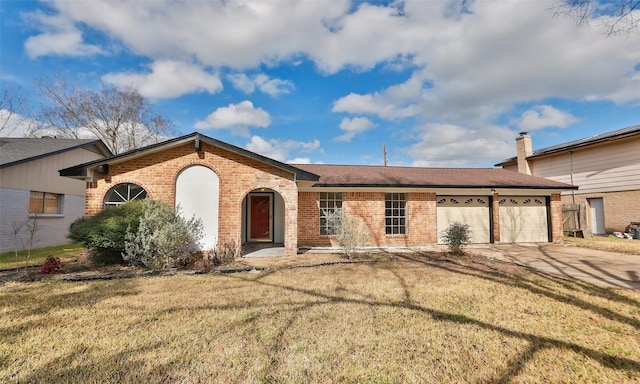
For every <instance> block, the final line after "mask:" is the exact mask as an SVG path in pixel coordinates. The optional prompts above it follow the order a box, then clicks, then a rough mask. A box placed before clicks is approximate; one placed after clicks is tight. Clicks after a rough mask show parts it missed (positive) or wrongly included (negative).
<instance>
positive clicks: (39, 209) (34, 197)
mask: <svg viewBox="0 0 640 384" xmlns="http://www.w3.org/2000/svg"><path fill="white" fill-rule="evenodd" d="M29 213H30V214H40V215H42V214H44V215H56V214H60V213H62V195H58V194H56V193H47V192H37V191H31V193H30V195H29Z"/></svg>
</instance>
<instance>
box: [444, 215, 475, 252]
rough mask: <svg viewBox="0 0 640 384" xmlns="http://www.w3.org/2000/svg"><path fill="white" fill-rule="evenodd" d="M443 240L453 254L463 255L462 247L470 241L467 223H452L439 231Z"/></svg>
mask: <svg viewBox="0 0 640 384" xmlns="http://www.w3.org/2000/svg"><path fill="white" fill-rule="evenodd" d="M441 236H442V240H443V242H444V243H445V244H446V245H447V247H448V248H449V252H451V253H452V254H454V255H464V247H465V246H466V245H467V244H469V243H470V242H471V230H470V229H469V225H467V224H462V223H458V222H454V223H452V224H451V225H450V226H449V228H447V229H445V230H444V231H442V233H441Z"/></svg>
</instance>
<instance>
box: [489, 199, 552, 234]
mask: <svg viewBox="0 0 640 384" xmlns="http://www.w3.org/2000/svg"><path fill="white" fill-rule="evenodd" d="M498 202H499V205H500V211H499V212H500V241H501V242H503V243H541V242H547V241H549V225H548V222H547V203H546V199H545V198H544V197H541V196H502V197H501V198H500V200H499V201H498Z"/></svg>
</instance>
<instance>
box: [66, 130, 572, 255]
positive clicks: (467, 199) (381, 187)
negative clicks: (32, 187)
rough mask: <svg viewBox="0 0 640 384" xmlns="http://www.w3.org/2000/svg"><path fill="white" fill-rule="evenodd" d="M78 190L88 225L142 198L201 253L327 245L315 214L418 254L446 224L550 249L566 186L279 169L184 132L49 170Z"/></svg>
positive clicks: (399, 172)
mask: <svg viewBox="0 0 640 384" xmlns="http://www.w3.org/2000/svg"><path fill="white" fill-rule="evenodd" d="M60 175H62V176H67V177H73V178H77V179H80V180H83V181H87V212H86V213H87V214H94V213H96V212H99V211H100V210H102V209H105V208H107V207H109V206H111V205H117V204H121V203H123V202H125V201H128V200H132V199H135V198H143V197H149V198H152V199H154V200H160V201H163V202H165V203H167V204H170V205H171V206H177V205H180V207H181V208H182V211H183V213H184V215H186V216H187V217H191V216H192V215H196V216H197V217H200V218H201V219H202V220H203V223H204V227H205V232H206V234H205V237H204V239H203V244H202V245H203V249H211V248H214V247H215V246H216V245H217V244H221V243H222V242H224V241H226V240H234V241H236V242H239V243H243V244H244V243H247V242H265V243H283V244H284V247H285V253H286V254H287V255H295V254H296V253H297V250H298V247H312V246H331V245H333V244H334V242H335V239H334V238H333V237H331V236H327V229H328V228H327V223H326V220H325V217H324V212H325V211H326V210H333V209H336V208H342V209H343V210H344V212H346V213H347V214H349V215H352V216H354V217H356V218H357V219H358V220H360V221H361V222H363V223H365V224H366V225H367V227H368V228H369V230H370V232H371V237H370V241H369V243H368V244H367V245H369V246H377V247H389V246H411V247H418V246H426V245H432V244H435V243H438V234H439V233H440V232H441V231H442V230H443V229H445V228H447V227H448V226H449V225H450V224H451V223H452V222H454V221H460V222H464V223H467V224H469V225H470V226H471V230H472V239H473V241H474V242H476V243H492V242H501V241H502V242H548V241H554V242H561V241H562V235H563V232H562V211H561V205H560V193H561V192H562V191H565V190H571V189H572V188H574V187H572V186H570V185H568V184H565V183H559V182H556V181H551V180H546V179H543V178H538V177H533V176H528V175H522V174H518V173H514V172H509V171H506V170H502V169H497V168H494V169H454V168H451V169H447V168H433V169H432V168H411V167H384V166H341V165H290V164H285V163H281V162H279V161H276V160H273V159H270V158H267V157H264V156H261V155H258V154H256V153H253V152H249V151H247V150H244V149H242V148H238V147H236V146H233V145H230V144H227V143H224V142H221V141H218V140H215V139H212V138H210V137H207V136H204V135H201V134H199V133H193V134H189V135H186V136H182V137H178V138H175V139H171V140H168V141H165V142H162V143H158V144H154V145H150V146H148V147H145V148H141V149H138V150H134V151H131V152H127V153H123V154H119V155H116V156H113V157H111V158H108V159H102V160H96V161H92V162H88V163H85V164H80V165H77V166H74V167H69V168H67V169H63V170H61V171H60Z"/></svg>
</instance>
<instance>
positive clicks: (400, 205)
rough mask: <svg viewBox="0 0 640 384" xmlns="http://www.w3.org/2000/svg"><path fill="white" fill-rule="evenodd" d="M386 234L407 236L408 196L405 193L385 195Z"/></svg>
mask: <svg viewBox="0 0 640 384" xmlns="http://www.w3.org/2000/svg"><path fill="white" fill-rule="evenodd" d="M384 216H385V233H386V234H387V235H405V234H406V233H407V195H406V194H405V193H387V194H385V214H384Z"/></svg>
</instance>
